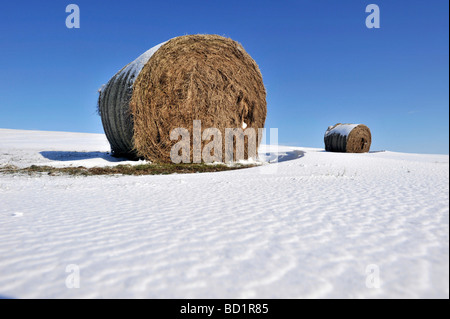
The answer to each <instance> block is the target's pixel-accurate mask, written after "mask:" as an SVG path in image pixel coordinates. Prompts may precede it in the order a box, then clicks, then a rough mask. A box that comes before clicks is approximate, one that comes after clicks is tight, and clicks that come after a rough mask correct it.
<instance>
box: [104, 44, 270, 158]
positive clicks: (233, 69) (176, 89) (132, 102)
mask: <svg viewBox="0 0 450 319" xmlns="http://www.w3.org/2000/svg"><path fill="white" fill-rule="evenodd" d="M98 107H99V113H100V115H101V118H102V123H103V126H104V129H105V133H106V136H107V138H108V140H109V142H110V144H111V148H112V151H113V153H114V154H115V155H117V156H125V157H130V158H145V159H148V160H151V161H154V162H170V150H171V148H172V146H173V145H174V144H175V143H176V141H171V140H170V132H171V131H172V130H173V129H176V128H186V129H187V130H188V131H189V133H190V136H191V137H192V127H193V121H194V120H200V121H201V127H202V130H205V129H207V128H211V127H212V128H217V129H219V130H220V132H221V133H222V139H223V141H222V145H223V148H224V147H225V129H226V128H245V129H249V128H254V129H255V131H258V128H263V127H264V123H265V119H266V113H267V107H266V90H265V87H264V84H263V80H262V76H261V72H260V70H259V67H258V65H257V64H256V62H255V61H254V60H253V59H252V58H251V57H250V56H249V55H248V53H246V51H245V50H244V49H243V47H242V46H241V45H240V44H239V43H237V42H235V41H233V40H231V39H228V38H225V37H221V36H217V35H188V36H181V37H177V38H174V39H172V40H169V41H167V42H165V43H162V44H160V45H158V46H156V47H154V48H152V49H150V50H149V51H147V52H146V53H144V54H143V55H142V56H141V57H139V58H138V59H137V60H135V61H134V62H132V63H130V64H129V65H127V66H126V67H124V68H123V69H122V70H120V71H119V72H118V73H117V74H116V75H115V76H114V77H113V78H112V79H111V80H110V81H109V82H108V83H107V84H106V85H105V86H104V87H103V88H102V90H101V92H100V96H99V103H98ZM207 142H208V141H203V142H202V144H205V143H207ZM257 143H258V146H259V138H258V140H257ZM190 153H191V157H192V154H193V151H192V143H191V152H190ZM247 155H248V153H247V149H246V151H245V156H247Z"/></svg>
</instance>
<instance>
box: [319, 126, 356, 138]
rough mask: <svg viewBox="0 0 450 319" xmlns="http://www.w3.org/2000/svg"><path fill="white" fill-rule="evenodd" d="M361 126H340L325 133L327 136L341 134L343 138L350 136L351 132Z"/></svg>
mask: <svg viewBox="0 0 450 319" xmlns="http://www.w3.org/2000/svg"><path fill="white" fill-rule="evenodd" d="M358 125H359V124H339V125H337V126H336V127H335V128H330V129H328V130H327V132H326V133H325V136H328V135H331V134H340V135H342V136H348V135H349V134H350V132H351V131H352V130H353V129H354V128H355V127H357V126H358Z"/></svg>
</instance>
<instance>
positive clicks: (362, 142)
mask: <svg viewBox="0 0 450 319" xmlns="http://www.w3.org/2000/svg"><path fill="white" fill-rule="evenodd" d="M324 141H325V150H326V151H328V152H343V153H367V152H369V150H370V145H371V144H372V135H371V133H370V130H369V128H368V127H367V126H365V125H364V124H341V123H338V124H336V125H334V126H330V127H329V128H328V130H327V131H326V132H325V138H324Z"/></svg>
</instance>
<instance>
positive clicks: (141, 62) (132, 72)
mask: <svg viewBox="0 0 450 319" xmlns="http://www.w3.org/2000/svg"><path fill="white" fill-rule="evenodd" d="M167 42H168V41H166V42H163V43H160V44H158V45H155V46H154V47H152V48H151V49H149V50H147V51H146V52H144V53H143V54H141V55H140V56H139V57H138V58H137V59H136V60H134V61H133V62H131V63H129V64H128V65H127V66H125V67H124V68H123V69H122V70H121V71H119V73H120V74H122V75H123V76H126V77H127V78H128V79H129V82H130V85H131V86H132V85H133V83H134V81H136V79H137V77H138V75H139V73H141V70H142V68H143V67H144V66H145V65H146V64H147V62H148V60H150V58H151V57H152V56H153V54H155V53H156V51H158V50H159V48H160V47H161V46H163V45H164V44H166V43H167ZM119 77H120V75H119ZM105 86H106V84H103V85H102V86H101V87H100V89H99V90H98V92H99V93H100V94H101V93H102V91H103V89H104V88H105Z"/></svg>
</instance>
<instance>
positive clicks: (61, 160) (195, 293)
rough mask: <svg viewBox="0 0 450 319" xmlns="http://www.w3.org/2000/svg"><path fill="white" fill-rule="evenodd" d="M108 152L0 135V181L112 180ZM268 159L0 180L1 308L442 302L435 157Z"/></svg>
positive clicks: (441, 200)
mask: <svg viewBox="0 0 450 319" xmlns="http://www.w3.org/2000/svg"><path fill="white" fill-rule="evenodd" d="M266 149H267V148H266V147H262V149H261V153H263V154H264V155H266V156H267V154H265V153H264V152H265V151H266ZM108 150H109V146H108V143H107V140H106V138H105V137H104V135H102V134H80V133H63V132H38V131H15V130H0V165H5V164H12V165H17V166H21V167H24V166H29V165H31V164H38V165H44V164H45V165H49V164H50V165H55V166H61V165H64V166H67V165H78V166H79V165H86V166H91V165H115V164H116V163H117V162H116V159H114V160H113V159H112V158H111V157H110V156H109V155H108V154H107V153H106V152H107V151H108ZM52 152H53V153H52ZM272 156H277V158H278V160H279V163H278V164H268V165H263V166H260V167H255V168H250V169H244V170H237V171H227V172H220V173H204V174H187V175H179V174H178V175H177V174H175V175H166V176H163V175H161V176H91V177H70V176H47V175H45V176H28V175H0V296H1V297H12V298H141V297H147V298H334V297H339V298H423V297H425V298H448V297H449V156H448V155H424V154H405V153H395V152H373V153H368V154H345V153H342V154H341V153H328V152H324V151H323V150H321V149H312V148H304V147H283V146H280V147H279V153H277V154H275V155H274V154H272ZM119 163H120V162H119ZM73 269H79V283H80V285H79V288H73V289H70V288H68V287H71V286H70V285H69V286H67V285H66V284H67V280H68V279H70V278H72V277H70V276H72V275H74V274H76V272H74V273H72V270H73ZM370 271H374V274H375V273H379V282H380V286H379V288H376V287H373V285H372V286H371V285H370V282H371V281H370V280H368V278H369V279H370V278H372V277H370V276H372V275H373V274H371V273H370ZM368 276H369V277H368ZM367 282H369V285H367Z"/></svg>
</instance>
